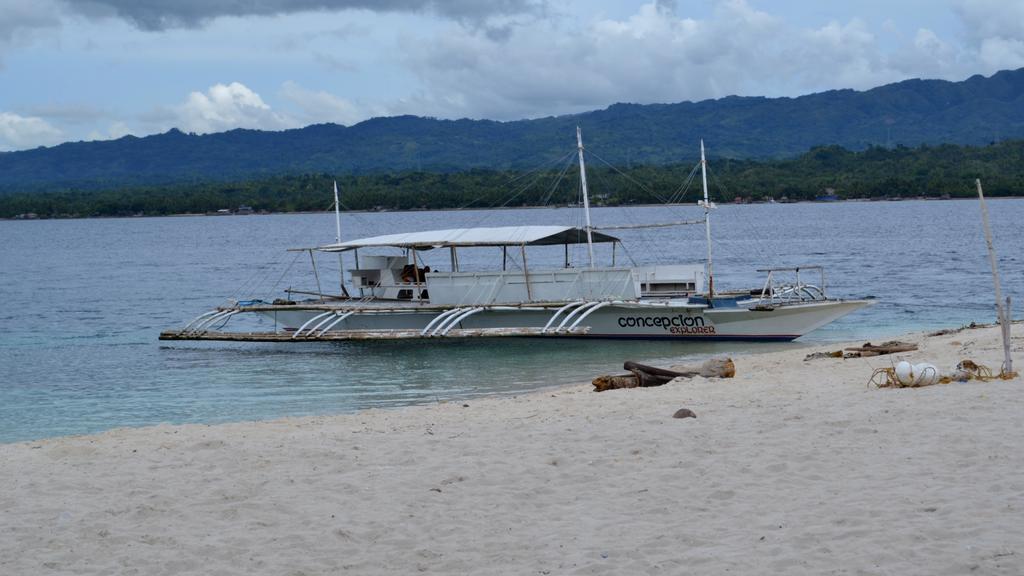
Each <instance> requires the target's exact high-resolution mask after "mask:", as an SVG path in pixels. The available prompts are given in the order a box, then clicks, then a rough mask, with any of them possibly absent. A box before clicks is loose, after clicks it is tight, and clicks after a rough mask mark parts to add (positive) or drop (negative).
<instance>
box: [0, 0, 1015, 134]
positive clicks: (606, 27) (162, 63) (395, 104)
mask: <svg viewBox="0 0 1024 576" xmlns="http://www.w3.org/2000/svg"><path fill="white" fill-rule="evenodd" d="M1021 67H1024V0H857V1H856V2H854V1H835V0H775V1H761V0H676V1H664V0H658V1H643V0H637V1H627V0H619V1H616V0H593V1H583V0H558V1H554V0H0V151H9V150H23V149H29V148H34V147H37V146H51V145H55V144H58V143H61V142H66V141H78V140H103V139H111V138H119V137H122V136H124V135H127V134H132V135H136V136H144V135H148V134H154V133H160V132H165V131H167V130H169V129H171V128H178V129H181V130H183V131H186V132H195V133H210V132H220V131H224V130H230V129H233V128H258V129H265V130H282V129H287V128H297V127H302V126H307V125H309V124H314V123H323V122H334V123H339V124H344V125H351V124H354V123H357V122H360V121H362V120H365V119H367V118H371V117H375V116H392V115H399V114H415V115H419V116H433V117H438V118H488V119H493V120H515V119H520V118H537V117H544V116H552V115H559V114H569V113H576V112H583V111H586V110H593V109H600V108H604V107H606V106H608V105H610V104H613V103H616V102H635V103H642V104H647V103H654V102H680V101H684V100H703V99H707V98H720V97H724V96H728V95H733V94H736V95H741V96H771V97H778V96H798V95H801V94H808V93H812V92H820V91H822V90H828V89H838V88H853V89H859V90H863V89H868V88H872V87H875V86H879V85H882V84H887V83H890V82H895V81H899V80H904V79H907V78H940V79H948V80H963V79H965V78H967V77H969V76H971V75H974V74H984V75H990V74H992V73H994V72H996V71H998V70H1004V69H1016V68H1021Z"/></svg>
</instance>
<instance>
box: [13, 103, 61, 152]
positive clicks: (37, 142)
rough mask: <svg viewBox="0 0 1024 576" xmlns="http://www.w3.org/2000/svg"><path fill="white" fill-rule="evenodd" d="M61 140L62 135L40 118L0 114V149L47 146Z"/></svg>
mask: <svg viewBox="0 0 1024 576" xmlns="http://www.w3.org/2000/svg"><path fill="white" fill-rule="evenodd" d="M63 139H64V134H63V133H62V132H61V131H60V130H58V129H57V128H55V127H53V126H52V125H51V124H50V123H49V122H47V121H46V120H43V119H42V118H39V117H36V116H19V115H18V114H14V113H11V112H0V149H3V150H19V149H23V148H34V147H36V146H49V145H52V144H57V143H58V142H60V141H61V140H63Z"/></svg>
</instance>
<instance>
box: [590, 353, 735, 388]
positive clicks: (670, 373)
mask: <svg viewBox="0 0 1024 576" xmlns="http://www.w3.org/2000/svg"><path fill="white" fill-rule="evenodd" d="M622 367H623V368H624V369H626V370H629V372H630V373H629V374H620V375H617V376H609V375H602V376H598V377H597V378H594V381H593V384H594V391H596V392H604V391H605V390H615V389H618V388H646V387H648V386H661V385H662V384H665V383H667V382H670V381H672V380H674V379H675V378H692V377H694V376H703V377H705V378H732V377H733V376H735V375H736V365H735V364H733V362H732V359H731V358H712V359H710V360H708V361H706V362H704V363H703V364H701V365H700V366H673V367H672V369H671V370H666V369H665V368H657V367H655V366H645V365H643V364H637V363H636V362H626V363H625V364H623V365H622Z"/></svg>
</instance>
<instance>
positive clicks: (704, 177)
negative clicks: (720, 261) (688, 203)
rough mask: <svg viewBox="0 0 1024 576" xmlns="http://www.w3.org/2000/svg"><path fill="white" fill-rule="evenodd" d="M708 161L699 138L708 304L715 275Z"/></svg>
mask: <svg viewBox="0 0 1024 576" xmlns="http://www.w3.org/2000/svg"><path fill="white" fill-rule="evenodd" d="M707 164H708V161H707V160H706V159H705V158H704V139H703V138H701V139H700V179H701V184H702V185H703V187H704V200H703V201H700V202H698V203H697V204H698V205H700V206H703V207H704V231H705V233H706V234H707V238H708V306H711V305H712V298H714V296H715V277H714V274H713V273H712V271H711V210H713V209H714V208H715V205H714V204H712V203H711V201H710V200H708V169H707Z"/></svg>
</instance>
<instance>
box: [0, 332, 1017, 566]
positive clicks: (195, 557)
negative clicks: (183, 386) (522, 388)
mask: <svg viewBox="0 0 1024 576" xmlns="http://www.w3.org/2000/svg"><path fill="white" fill-rule="evenodd" d="M1014 328H1015V330H1016V331H1017V333H1018V334H1019V333H1021V327H1020V325H1017V326H1015V327H1014ZM902 339H903V340H907V341H911V342H916V343H918V344H919V345H920V350H919V351H916V352H911V353H907V354H899V355H896V356H883V357H876V358H862V359H847V360H843V359H835V358H826V359H817V360H811V361H804V356H805V355H807V354H808V353H811V352H815V351H827V350H836V349H839V348H841V347H842V346H841V345H836V344H830V345H824V346H816V347H811V348H805V349H794V350H790V351H785V352H773V353H767V354H757V355H737V356H733V358H734V360H735V363H736V368H737V376H736V378H734V379H730V380H717V379H715V380H712V379H703V378H695V379H692V380H690V381H687V382H682V383H678V382H673V383H671V384H669V385H665V386H662V387H658V388H644V389H626V390H615V391H609V392H603V393H594V392H592V391H591V386H590V385H589V384H577V385H571V386H567V387H561V388H555V389H551V390H545V391H541V392H535V393H530V394H524V395H520V396H517V397H512V398H490V399H480V400H474V401H470V402H468V403H467V404H465V405H464V404H463V403H462V402H458V403H442V404H436V405H429V406H418V407H410V408H401V409H393V410H371V411H366V412H361V413H358V414H354V415H343V416H330V417H312V418H295V419H286V420H279V421H272V422H259V423H238V424H226V425H216V426H203V425H188V426H169V425H164V426H156V427H151V428H142V429H119V430H113V431H110V432H106V433H103V434H97V435H92V436H80V437H68V438H56V439H49V440H41V441H33V442H24V443H17V444H6V445H0V476H2V478H3V490H2V491H0V511H2V518H3V523H2V526H0V574H4V575H10V576H20V575H36V574H140V575H160V574H225V575H227V574H274V575H296V576H297V575H313V574H336V573H342V572H348V573H353V574H410V573H417V572H427V573H436V574H684V573H685V574H723V573H730V574H951V575H952V574H958V575H959V574H1007V575H1011V574H1012V575H1017V574H1022V573H1024V448H1022V446H1024V424H1022V417H1024V386H1022V379H1021V378H1017V379H1016V380H1012V381H991V382H975V381H972V382H968V383H954V384H947V385H937V386H932V387H927V388H917V389H899V390H893V389H876V388H874V387H869V386H868V385H867V381H868V377H869V376H870V374H871V372H872V369H873V368H877V367H884V366H889V365H891V363H892V362H894V361H895V360H896V359H898V358H904V357H905V358H908V359H911V360H927V361H931V362H933V363H935V364H937V365H939V366H940V367H941V368H944V369H949V368H952V367H953V366H954V365H955V364H956V363H957V362H958V361H959V360H961V359H964V358H970V359H973V360H975V361H977V362H980V363H982V364H986V365H988V366H990V367H992V368H993V369H996V370H998V367H999V365H1000V361H1001V358H1002V349H1001V346H1000V344H999V334H998V331H997V330H996V329H995V328H979V329H967V330H963V331H960V332H957V333H953V334H946V335H942V336H934V337H926V336H924V335H923V334H912V335H907V336H905V337H903V338H902ZM854 344H859V343H854ZM1013 349H1014V354H1015V357H1016V358H1018V362H1021V363H1022V364H1024V356H1022V355H1021V351H1022V350H1024V336H1016V337H1015V338H1014V340H1013ZM1020 368H1024V365H1022V366H1020V367H1019V368H1018V369H1020ZM596 375H597V374H581V375H580V379H581V381H583V380H588V379H589V378H591V377H593V376H596ZM684 407H685V408H689V409H691V410H693V411H694V412H695V413H696V414H697V418H695V419H694V418H688V419H673V418H672V414H673V413H674V412H675V411H676V410H677V409H679V408H684Z"/></svg>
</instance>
